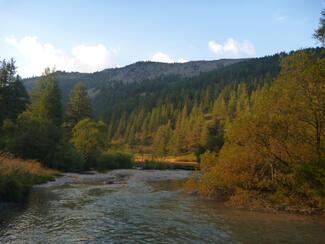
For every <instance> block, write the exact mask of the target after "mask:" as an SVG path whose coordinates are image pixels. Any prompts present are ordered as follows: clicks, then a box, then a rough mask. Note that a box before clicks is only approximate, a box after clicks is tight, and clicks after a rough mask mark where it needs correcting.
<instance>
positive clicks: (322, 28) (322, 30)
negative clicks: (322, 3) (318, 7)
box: [314, 9, 325, 46]
mask: <svg viewBox="0 0 325 244" xmlns="http://www.w3.org/2000/svg"><path fill="white" fill-rule="evenodd" d="M314 37H315V38H316V39H317V40H318V41H320V42H321V43H322V44H323V46H325V9H324V10H323V11H322V16H321V18H320V20H319V27H318V28H317V29H316V30H315V33H314Z"/></svg>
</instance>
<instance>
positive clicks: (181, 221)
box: [0, 170, 325, 243]
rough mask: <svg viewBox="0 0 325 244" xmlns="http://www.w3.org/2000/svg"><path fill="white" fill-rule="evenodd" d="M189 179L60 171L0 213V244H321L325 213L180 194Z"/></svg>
mask: <svg viewBox="0 0 325 244" xmlns="http://www.w3.org/2000/svg"><path fill="white" fill-rule="evenodd" d="M190 174H191V172H189V171H182V170H165V171H158V170H147V171H146V170H114V171H111V172H108V173H105V174H104V173H102V174H101V173H96V174H94V175H78V174H66V175H65V176H63V177H61V178H58V179H57V180H56V181H54V182H50V183H47V184H43V185H40V186H36V187H34V188H33V191H32V193H31V196H30V200H29V202H28V203H27V204H26V205H25V206H23V207H21V206H20V207H18V206H17V205H15V206H11V207H8V206H6V207H3V208H2V209H1V210H0V243H324V240H325V219H324V216H303V215H294V214H286V213H262V212H252V211H245V210H235V209H231V208H227V207H224V206H223V205H222V204H219V203H216V202H215V201H213V200H207V199H202V198H200V197H198V196H196V195H191V194H188V193H187V192H185V191H184V190H183V188H182V183H183V182H184V181H185V180H186V178H187V177H189V175H190Z"/></svg>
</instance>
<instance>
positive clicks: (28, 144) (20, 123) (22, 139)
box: [7, 112, 61, 163]
mask: <svg viewBox="0 0 325 244" xmlns="http://www.w3.org/2000/svg"><path fill="white" fill-rule="evenodd" d="M60 140H61V132H60V129H59V128H58V127H57V126H55V125H54V124H53V123H51V122H50V121H47V120H40V119H39V118H35V117H34V116H33V115H32V114H31V113H30V112H24V113H23V114H21V115H20V116H19V118H18V119H17V124H16V129H15V132H14V136H13V138H12V140H11V141H9V143H8V145H7V149H8V151H10V152H12V153H14V154H15V155H18V156H20V157H22V158H25V159H27V158H29V159H38V160H40V161H42V162H45V163H46V158H48V155H49V154H51V153H52V152H53V150H55V148H56V145H57V144H58V143H59V142H60Z"/></svg>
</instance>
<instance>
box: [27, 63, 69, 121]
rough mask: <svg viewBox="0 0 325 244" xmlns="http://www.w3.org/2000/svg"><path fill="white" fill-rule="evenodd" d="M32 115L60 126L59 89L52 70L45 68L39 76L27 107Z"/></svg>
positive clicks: (60, 104) (61, 110)
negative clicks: (29, 104)
mask: <svg viewBox="0 0 325 244" xmlns="http://www.w3.org/2000/svg"><path fill="white" fill-rule="evenodd" d="M29 110H30V112H31V113H32V115H33V116H35V117H38V118H39V119H41V120H48V121H50V122H52V123H54V124H55V125H56V126H60V125H61V123H62V118H63V107H62V102H61V90H60V88H59V85H58V81H57V78H56V75H55V73H54V71H53V70H52V71H51V70H50V69H49V68H46V69H45V71H44V73H43V75H42V76H41V77H40V78H39V80H38V84H37V87H36V90H35V91H34V93H33V95H32V103H31V106H30V108H29Z"/></svg>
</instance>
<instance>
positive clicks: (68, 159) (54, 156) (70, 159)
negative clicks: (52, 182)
mask: <svg viewBox="0 0 325 244" xmlns="http://www.w3.org/2000/svg"><path fill="white" fill-rule="evenodd" d="M45 162H46V165H47V166H48V167H50V168H55V169H59V170H62V171H68V172H79V171H82V170H84V169H85V164H86V162H85V158H84V157H83V155H82V154H81V153H80V152H78V151H77V149H76V148H75V147H74V146H73V145H71V144H70V143H68V142H65V141H61V142H59V143H58V144H57V145H56V147H55V148H54V149H53V150H51V151H50V153H49V154H48V155H47V156H46V159H45Z"/></svg>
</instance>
